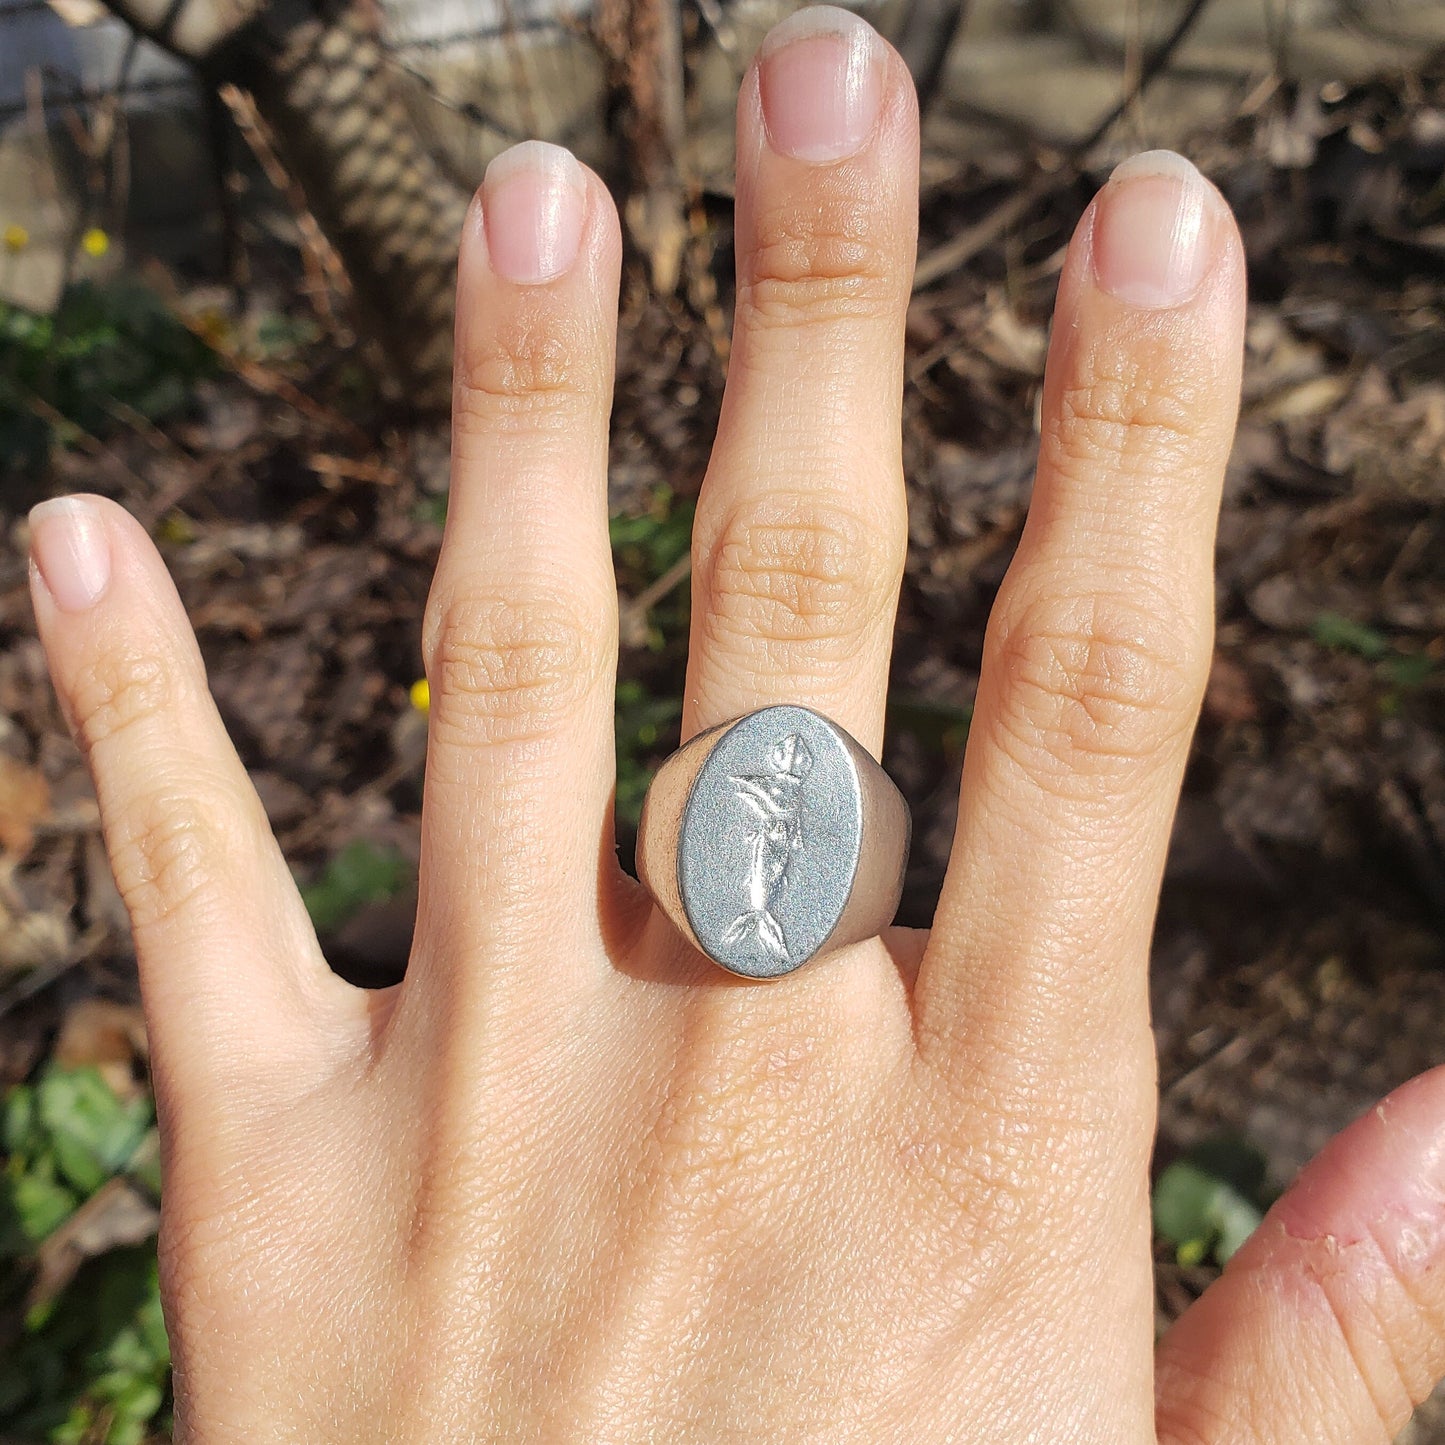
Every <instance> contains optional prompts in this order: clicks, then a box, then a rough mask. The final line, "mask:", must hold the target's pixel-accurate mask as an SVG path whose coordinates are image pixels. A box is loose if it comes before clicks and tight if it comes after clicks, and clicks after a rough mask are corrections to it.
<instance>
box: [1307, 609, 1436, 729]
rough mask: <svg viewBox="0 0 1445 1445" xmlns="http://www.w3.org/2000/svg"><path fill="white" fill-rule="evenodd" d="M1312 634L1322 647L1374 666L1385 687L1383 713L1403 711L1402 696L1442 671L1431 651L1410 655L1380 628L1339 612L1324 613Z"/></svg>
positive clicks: (1312, 628) (1316, 622)
mask: <svg viewBox="0 0 1445 1445" xmlns="http://www.w3.org/2000/svg"><path fill="white" fill-rule="evenodd" d="M1310 635H1311V636H1312V637H1313V638H1314V640H1315V641H1316V642H1318V643H1319V644H1320V645H1321V646H1322V647H1328V648H1330V649H1331V650H1332V651H1335V652H1352V653H1354V654H1355V656H1356V657H1363V658H1364V659H1365V660H1366V661H1367V662H1373V663H1374V664H1375V672H1376V674H1377V675H1378V677H1379V678H1380V681H1381V682H1383V683H1384V684H1385V692H1384V693H1383V695H1382V696H1381V698H1380V711H1381V712H1383V713H1385V714H1387V715H1388V714H1391V713H1396V712H1398V711H1399V710H1400V703H1401V696H1402V694H1405V693H1410V692H1413V691H1414V690H1415V689H1416V688H1420V687H1423V686H1424V685H1425V684H1426V683H1427V682H1429V681H1430V680H1431V678H1433V677H1434V676H1435V674H1436V673H1437V672H1438V670H1439V663H1438V662H1437V660H1436V659H1435V658H1433V657H1432V656H1431V655H1430V654H1429V653H1428V652H1407V651H1405V650H1404V649H1403V648H1401V647H1399V646H1398V645H1397V644H1396V643H1394V642H1393V641H1391V639H1390V638H1388V637H1386V636H1385V634H1384V633H1383V632H1381V631H1379V630H1378V629H1377V628H1374V627H1369V626H1367V625H1366V624H1365V623H1363V622H1356V621H1355V620H1354V619H1353V618H1350V617H1344V616H1341V615H1340V614H1339V613H1338V612H1321V613H1320V615H1319V616H1318V617H1316V618H1315V620H1314V624H1313V626H1312V627H1311V628H1310Z"/></svg>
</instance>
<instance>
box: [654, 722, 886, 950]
mask: <svg viewBox="0 0 1445 1445" xmlns="http://www.w3.org/2000/svg"><path fill="white" fill-rule="evenodd" d="M909 827H910V824H909V817H908V804H907V803H906V802H904V800H903V795H902V794H901V793H900V792H899V791H898V789H897V788H896V787H895V786H894V783H893V780H892V779H891V778H890V777H889V776H888V774H887V773H885V772H884V771H883V769H882V768H881V767H880V766H879V765H878V764H877V763H876V762H875V761H874V760H873V758H872V756H871V755H870V754H869V753H868V751H867V749H865V748H864V747H863V746H862V745H861V744H860V743H859V742H858V741H857V740H856V739H855V738H853V737H852V736H850V735H849V734H848V733H847V732H845V731H844V730H843V729H842V728H841V727H839V726H838V724H837V723H835V722H831V721H830V720H829V719H828V718H825V717H824V716H823V715H822V714H821V713H817V712H814V711H813V710H812V709H811V708H806V707H797V706H793V705H785V706H779V707H765V708H761V709H760V710H759V711H757V712H753V713H749V714H748V715H747V716H746V717H741V718H736V719H734V720H733V721H732V722H728V723H723V724H722V725H721V726H719V727H715V728H710V729H709V730H708V731H707V732H703V733H699V734H698V735H697V736H696V737H695V738H693V739H692V740H691V741H690V742H688V743H686V744H685V745H684V746H683V747H681V748H679V749H678V750H677V752H675V753H673V755H672V756H671V757H670V758H668V759H667V761H666V762H665V763H663V765H662V767H661V768H660V769H659V770H658V773H657V776H656V777H655V778H654V779H653V780H652V786H651V787H650V788H649V789H648V790H647V797H646V798H645V799H644V801H643V805H642V821H641V824H640V826H639V829H638V837H637V869H638V874H639V875H640V877H641V878H642V881H643V883H644V884H645V885H646V887H647V889H648V891H649V892H650V893H651V894H652V896H653V898H654V900H655V901H656V902H657V904H658V906H659V907H660V908H661V909H662V910H663V912H664V913H666V914H667V916H668V917H669V918H670V919H671V920H672V921H673V923H674V924H675V925H676V926H677V927H678V929H680V930H681V932H682V933H683V934H684V935H685V936H686V937H687V938H688V939H689V940H690V941H691V942H692V943H694V944H696V945H697V947H698V948H700V949H701V950H702V951H703V952H704V953H705V954H707V956H708V957H709V958H711V959H712V960H713V961H714V962H716V963H720V964H721V965H722V966H723V967H724V968H726V969H729V970H731V971H732V972H733V973H738V974H743V975H745V976H746V977H748V978H779V977H781V976H782V975H783V974H785V973H791V972H792V971H793V970H794V969H796V968H801V967H802V966H803V964H805V963H807V962H808V961H809V960H810V959H813V958H817V957H818V956H819V955H821V954H825V953H831V952H832V951H833V950H834V949H838V948H842V947H844V946H845V945H846V944H850V943H856V942H858V940H859V939H863V938H871V937H872V936H873V935H874V934H876V933H878V932H879V931H880V930H881V929H882V928H884V927H885V926H886V925H887V924H888V923H889V922H891V921H892V918H893V915H894V913H895V912H896V911H897V908H898V898H899V895H900V894H901V893H902V891H903V870H904V867H905V865H906V863H907V861H908V835H909Z"/></svg>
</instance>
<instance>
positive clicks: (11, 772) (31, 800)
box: [0, 753, 50, 865]
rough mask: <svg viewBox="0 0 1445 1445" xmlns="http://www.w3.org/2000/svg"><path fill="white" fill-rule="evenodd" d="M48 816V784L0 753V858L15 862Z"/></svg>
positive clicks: (27, 851)
mask: <svg viewBox="0 0 1445 1445" xmlns="http://www.w3.org/2000/svg"><path fill="white" fill-rule="evenodd" d="M49 815H50V785H49V784H48V783H47V782H46V781H45V779H44V778H43V777H42V776H41V775H40V774H39V773H38V772H36V771H35V769H34V768H32V767H30V766H29V765H28V764H26V763H22V762H21V761H20V760H19V759H18V758H13V757H11V756H10V755H9V754H8V753H0V860H3V861H5V862H7V863H10V864H12V865H13V864H15V863H19V862H20V861H21V860H22V859H23V858H24V857H25V855H26V854H27V853H29V851H30V845H31V844H32V843H33V842H34V841H35V829H36V826H37V825H38V824H39V823H42V822H44V821H45V819H46V818H48V817H49Z"/></svg>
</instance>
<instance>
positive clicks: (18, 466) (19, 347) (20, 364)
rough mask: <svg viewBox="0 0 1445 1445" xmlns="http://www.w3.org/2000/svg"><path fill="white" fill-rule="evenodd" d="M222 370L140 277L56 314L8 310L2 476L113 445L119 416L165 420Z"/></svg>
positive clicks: (73, 299) (1, 391) (2, 328)
mask: <svg viewBox="0 0 1445 1445" xmlns="http://www.w3.org/2000/svg"><path fill="white" fill-rule="evenodd" d="M214 369H215V358H214V356H213V355H212V353H211V351H210V350H209V348H208V347H207V346H206V345H205V343H204V342H202V341H201V340H200V339H199V338H198V337H196V336H194V335H192V333H191V332H190V331H189V330H187V329H186V327H185V326H183V325H182V324H181V322H180V321H179V320H177V319H176V317H175V316H174V315H173V314H172V313H171V311H170V309H169V308H168V307H167V305H166V303H165V301H164V299H163V298H162V297H160V296H159V295H157V294H156V293H155V292H154V291H152V290H151V289H150V288H149V287H147V286H144V285H142V284H140V283H139V282H138V281H136V280H134V279H131V278H120V279H117V280H114V281H108V282H104V283H101V282H92V281H82V282H79V283H77V284H76V285H74V286H71V287H70V288H69V289H68V290H67V291H66V292H65V295H64V296H63V297H62V298H61V301H60V305H59V306H58V307H57V309H56V310H55V311H54V312H53V313H52V314H50V315H37V314H35V313H34V312H30V311H26V310H24V309H22V308H21V307H18V306H12V305H9V304H8V303H6V302H0V475H3V474H4V473H5V472H7V471H9V472H19V471H22V470H34V469H36V468H38V467H40V466H41V465H43V463H44V461H45V459H46V457H47V456H48V455H49V453H50V450H51V448H52V447H55V446H67V445H71V444H73V443H74V441H75V440H76V439H77V437H79V436H80V435H81V434H88V435H91V436H104V435H105V434H106V433H107V432H108V431H110V430H112V429H113V428H114V426H115V423H116V414H117V412H118V411H123V410H125V409H129V410H130V411H133V412H136V413H138V414H139V415H140V416H143V417H144V418H145V419H146V420H147V421H153V422H155V421H163V420H164V419H165V418H167V417H169V416H173V415H175V414H176V413H177V412H179V411H181V410H182V409H183V408H184V407H185V406H186V405H187V404H188V402H189V399H190V394H191V389H192V387H193V386H194V384H195V382H196V381H197V380H198V379H199V378H201V377H203V376H207V375H209V374H211V372H212V371H213V370H214Z"/></svg>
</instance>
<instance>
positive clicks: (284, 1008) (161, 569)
mask: <svg viewBox="0 0 1445 1445" xmlns="http://www.w3.org/2000/svg"><path fill="white" fill-rule="evenodd" d="M30 526H31V562H32V566H31V595H32V598H33V601H34V606H35V617H36V621H37V623H38V624H39V628H40V638H41V641H42V642H43V643H44V645H45V652H46V657H47V658H48V660H49V663H50V673H51V677H52V678H53V679H54V682H55V690H56V692H57V694H58V695H59V698H60V703H61V707H62V709H63V710H64V712H65V714H66V717H67V719H68V721H69V723H70V726H71V728H72V730H73V732H74V734H75V737H76V740H77V741H78V743H79V744H80V747H81V748H82V750H83V751H84V754H85V758H86V761H87V763H88V764H89V767H90V771H91V775H92V777H93V778H94V780H95V790H96V796H97V798H98V800H99V803H100V814H101V822H102V825H103V827H104V830H105V842H106V847H107V849H108V851H109V853H110V861H111V867H112V869H113V871H114V874H115V881H116V886H117V888H118V889H119V890H120V895H121V897H122V899H123V900H124V901H125V905H126V908H127V910H128V911H129V914H130V919H131V925H132V928H133V930H134V935H135V950H136V958H137V961H138V963H139V967H140V981H141V988H142V992H143V995H144V1001H145V1007H146V1023H147V1027H148V1029H149V1031H150V1034H151V1038H152V1053H153V1056H154V1059H155V1063H156V1067H157V1070H158V1072H159V1074H160V1075H161V1076H162V1079H164V1078H165V1077H169V1076H174V1077H175V1078H177V1079H178V1081H180V1083H181V1085H182V1087H181V1088H180V1089H179V1090H178V1091H177V1092H178V1093H180V1094H181V1095H183V1096H184V1095H186V1094H187V1092H188V1090H189V1089H190V1088H191V1087H193V1086H194V1084H195V1082H196V1081H197V1080H198V1079H199V1078H200V1077H202V1076H203V1075H207V1074H214V1073H216V1072H218V1071H219V1072H230V1071H234V1070H235V1069H237V1068H242V1067H244V1068H246V1069H248V1070H255V1071H259V1072H261V1073H262V1074H265V1073H267V1072H269V1071H272V1070H273V1068H274V1066H275V1065H277V1064H280V1063H283V1062H284V1064H285V1066H286V1069H285V1072H286V1075H287V1077H293V1078H294V1077H295V1075H296V1073H297V1071H298V1069H299V1070H300V1071H301V1072H303V1073H304V1072H305V1069H306V1061H307V1060H308V1059H312V1060H315V1059H317V1056H318V1050H317V1049H316V1047H315V1038H314V1032H313V1031H314V1027H315V1024H316V1020H317V1016H318V1011H319V1009H320V1008H321V1007H322V1006H323V1004H325V1003H327V1002H331V1003H335V1002H336V1001H337V1000H338V999H340V998H342V997H343V996H345V997H347V998H349V997H350V995H351V990H349V989H348V988H347V986H346V985H344V984H342V983H341V981H340V980H339V979H337V978H335V977H334V976H333V975H332V974H331V973H330V971H329V970H328V969H327V967H326V963H325V961H324V960H323V959H322V957H321V954H320V952H319V950H318V948H317V946H316V939H315V936H314V934H313V932H312V929H311V924H310V921H309V919H308V918H307V916H306V910H305V908H304V907H303V906H302V903H301V899H300V897H299V896H298V894H297V891H296V887H295V885H294V884H293V882H292V880H291V875H290V873H289V871H288V870H287V867H286V864H285V861H284V860H283V858H282V857H281V852H280V850H279V849H278V848H277V846H276V841H275V839H274V837H273V836H272V834H271V829H270V826H269V824H268V823H267V819H266V814H265V812H264V810H263V809H262V807H261V803H260V801H259V800H258V799H257V797H256V794H255V790H254V789H253V788H252V786H251V782H250V779H249V778H248V777H247V775H246V771H245V769H244V768H243V767H242V766H241V762H240V760H239V759H238V758H237V756H236V753H235V750H234V749H233V748H232V746H231V743H230V739H229V738H227V736H226V732H225V728H224V727H223V725H222V723H221V719H220V717H219V715H218V714H217V712H216V707H215V704H214V703H213V702H212V700H211V695H210V693H209V691H208V690H207V687H206V676H205V669H204V666H203V664H202V662H201V655H200V651H199V649H198V648H197V646H196V640H195V636H194V635H193V634H192V632H191V629H190V626H189V624H188V623H187V621H186V616H185V612H184V611H183V609H182V607H181V602H180V599H179V598H178V597H177V596H176V590H175V587H174V586H173V585H172V583H171V579H170V577H169V576H168V575H167V573H166V569H165V565H164V563H163V562H162V561H161V559H160V557H159V556H158V555H157V553H156V550H155V548H154V547H153V546H152V544H151V541H150V538H149V537H147V536H146V534H145V531H144V530H143V529H142V528H141V526H140V525H139V523H137V522H136V521H135V520H134V519H133V518H131V517H130V516H128V515H127V514H126V513H125V512H124V511H122V509H121V508H120V507H118V506H116V505H115V503H114V502H108V501H105V500H104V499H102V498H100V497H88V496H79V497H62V498H60V499H59V500H57V501H53V502H43V503H42V504H41V505H40V506H39V507H37V508H36V509H35V510H34V511H33V512H32V513H31V520H30Z"/></svg>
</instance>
